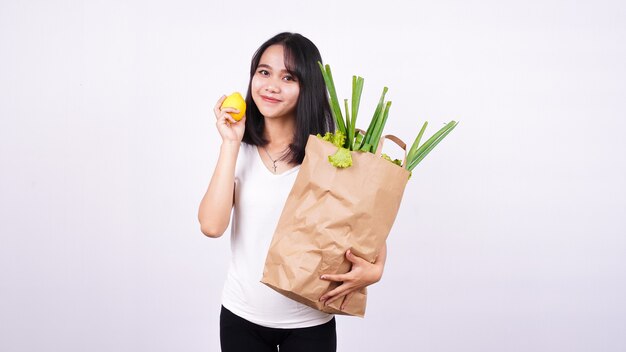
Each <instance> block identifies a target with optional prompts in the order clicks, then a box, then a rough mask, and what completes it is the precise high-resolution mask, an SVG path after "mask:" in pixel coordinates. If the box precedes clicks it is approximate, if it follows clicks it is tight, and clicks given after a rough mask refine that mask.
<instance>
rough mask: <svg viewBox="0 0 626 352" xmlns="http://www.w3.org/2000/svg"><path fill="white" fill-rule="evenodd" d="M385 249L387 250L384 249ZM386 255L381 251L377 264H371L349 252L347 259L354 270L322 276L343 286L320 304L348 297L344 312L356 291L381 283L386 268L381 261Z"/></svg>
mask: <svg viewBox="0 0 626 352" xmlns="http://www.w3.org/2000/svg"><path fill="white" fill-rule="evenodd" d="M385 247H386V246H385ZM383 249H386V248H384V247H383ZM385 254H386V253H382V251H381V253H380V254H379V256H378V258H376V262H375V263H370V262H368V261H367V260H365V259H363V258H361V257H357V256H356V255H354V254H352V252H351V251H350V250H347V251H346V258H347V259H348V260H349V261H350V262H351V263H352V269H350V271H349V272H347V273H345V274H337V275H330V274H324V275H322V276H321V279H322V280H328V281H336V282H341V285H339V286H338V287H336V288H335V289H334V290H331V291H329V292H326V294H324V295H323V296H322V297H320V302H323V303H324V305H325V306H326V305H328V304H329V303H331V302H333V301H335V300H338V299H340V298H343V297H344V296H346V298H345V299H344V300H343V303H342V304H341V308H340V309H341V310H343V309H344V308H345V307H346V305H347V303H348V301H349V300H350V298H351V297H352V295H353V294H354V293H355V292H356V291H358V290H360V289H361V288H363V287H366V286H369V285H371V284H373V283H376V282H378V281H380V279H381V277H382V276H383V269H384V266H385V261H384V260H380V259H381V257H383V259H384V255H385Z"/></svg>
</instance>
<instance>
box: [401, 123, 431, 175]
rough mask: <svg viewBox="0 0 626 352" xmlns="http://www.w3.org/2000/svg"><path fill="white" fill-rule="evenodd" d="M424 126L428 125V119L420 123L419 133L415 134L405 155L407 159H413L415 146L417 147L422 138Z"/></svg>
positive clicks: (415, 150)
mask: <svg viewBox="0 0 626 352" xmlns="http://www.w3.org/2000/svg"><path fill="white" fill-rule="evenodd" d="M426 126H428V121H426V122H424V124H423V125H422V129H421V130H420V133H419V134H418V135H417V138H415V142H413V145H412V146H411V149H409V152H408V153H407V155H406V160H407V161H408V160H413V159H414V156H415V152H417V147H419V144H420V141H421V140H422V136H423V135H424V131H426ZM407 165H408V163H407Z"/></svg>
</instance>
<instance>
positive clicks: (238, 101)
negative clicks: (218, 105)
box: [222, 92, 246, 121]
mask: <svg viewBox="0 0 626 352" xmlns="http://www.w3.org/2000/svg"><path fill="white" fill-rule="evenodd" d="M222 108H235V109H237V110H239V113H238V114H235V113H232V112H231V113H229V114H230V116H232V117H233V119H235V120H237V121H239V120H241V119H242V118H243V115H245V113H246V101H245V100H244V99H243V97H242V96H241V94H239V92H235V93H233V94H231V95H229V96H228V97H226V99H224V102H223V103H222Z"/></svg>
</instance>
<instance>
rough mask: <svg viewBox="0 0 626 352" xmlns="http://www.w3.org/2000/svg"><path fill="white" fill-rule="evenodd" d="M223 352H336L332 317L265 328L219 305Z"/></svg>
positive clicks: (335, 335)
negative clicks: (309, 323) (314, 323)
mask: <svg viewBox="0 0 626 352" xmlns="http://www.w3.org/2000/svg"><path fill="white" fill-rule="evenodd" d="M220 342H221V345H222V352H276V351H278V347H280V352H309V351H310V352H335V351H337V331H336V330H335V318H333V319H332V320H330V321H329V322H328V323H325V324H322V325H318V326H312V327H309V328H297V329H274V328H267V327H264V326H260V325H257V324H254V323H252V322H249V321H247V320H245V319H243V318H241V317H239V316H237V315H235V314H233V313H232V312H231V311H229V310H228V309H226V308H224V306H222V312H221V313H220Z"/></svg>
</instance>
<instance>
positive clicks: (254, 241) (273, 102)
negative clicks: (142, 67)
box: [198, 33, 386, 352]
mask: <svg viewBox="0 0 626 352" xmlns="http://www.w3.org/2000/svg"><path fill="white" fill-rule="evenodd" d="M318 61H320V62H321V56H320V53H319V51H318V49H317V47H316V46H315V45H314V44H313V43H312V42H311V41H310V40H308V39H307V38H305V37H303V36H302V35H300V34H295V33H280V34H278V35H276V36H274V37H273V38H271V39H269V40H268V41H267V42H265V43H264V44H263V45H261V47H260V48H259V49H258V50H257V51H256V53H255V54H254V56H253V58H252V64H251V67H250V83H249V85H248V93H247V96H246V104H247V109H246V116H245V117H244V118H243V119H241V120H240V121H235V120H234V119H233V118H232V117H231V116H230V114H229V113H237V112H238V111H237V110H235V109H232V108H224V109H220V106H221V105H222V102H223V101H224V99H225V96H223V97H221V98H220V99H219V100H218V101H217V104H216V105H215V109H214V112H215V117H216V119H217V123H216V125H217V129H218V131H219V134H220V136H221V138H222V145H221V147H220V153H219V158H218V161H217V165H216V167H215V171H214V173H213V177H212V178H211V182H210V184H209V187H208V190H207V192H206V194H205V195H204V197H203V199H202V201H201V203H200V209H199V212H198V219H199V221H200V225H201V230H202V232H203V233H204V234H205V235H206V236H209V237H219V236H221V235H222V234H223V233H224V231H225V230H226V228H227V227H228V224H229V223H230V220H231V219H230V216H231V211H232V214H233V219H232V227H231V230H232V231H231V250H232V256H231V263H230V268H229V271H228V275H227V278H226V283H225V285H224V290H223V294H222V311H221V314H220V341H221V346H222V351H226V352H230V351H277V348H278V347H277V346H279V347H280V351H281V352H290V351H298V352H303V351H304V352H306V351H315V352H325V351H335V350H336V344H337V343H336V330H335V319H334V316H333V315H332V314H327V313H324V312H321V311H318V310H316V309H313V308H310V307H308V306H306V305H303V304H300V303H298V302H296V301H293V300H291V299H289V298H287V297H285V296H283V295H281V294H280V293H278V292H276V291H274V290H272V289H271V288H269V287H267V286H265V285H264V284H262V283H261V282H260V279H261V277H262V274H263V266H264V263H265V256H266V255H267V251H268V249H269V246H270V243H271V240H272V235H273V233H274V229H275V227H276V224H277V223H278V219H279V218H280V214H281V212H282V209H283V205H284V204H285V201H286V199H287V196H288V195H289V192H290V190H291V187H292V186H293V183H294V181H295V179H296V175H297V173H298V170H299V168H300V164H301V163H302V160H303V159H304V148H305V146H306V141H307V138H308V136H309V135H310V134H317V133H321V134H323V133H325V132H327V131H334V125H333V120H332V116H331V113H330V107H329V103H328V98H327V95H326V88H325V86H324V79H323V77H322V74H321V72H320V69H319V66H318V64H317V62H318ZM346 256H347V258H348V260H350V261H351V262H352V263H353V265H352V269H351V271H350V272H348V273H346V274H343V275H325V276H324V279H325V280H331V281H338V282H342V284H341V285H340V286H339V287H337V288H336V289H334V290H332V291H330V292H328V293H326V294H324V295H323V296H322V297H320V301H322V302H326V303H330V302H332V301H334V300H337V299H344V304H345V302H347V300H349V299H350V296H351V294H352V292H354V291H357V290H359V289H361V288H362V287H365V286H368V285H371V284H372V283H374V282H377V281H378V280H380V278H381V276H382V272H383V267H384V263H385V257H386V248H383V249H382V250H381V254H380V255H379V257H378V258H377V260H376V263H373V264H372V263H369V262H367V261H365V260H363V259H361V258H358V257H356V256H354V255H352V254H351V253H350V251H348V252H347V253H346Z"/></svg>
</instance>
